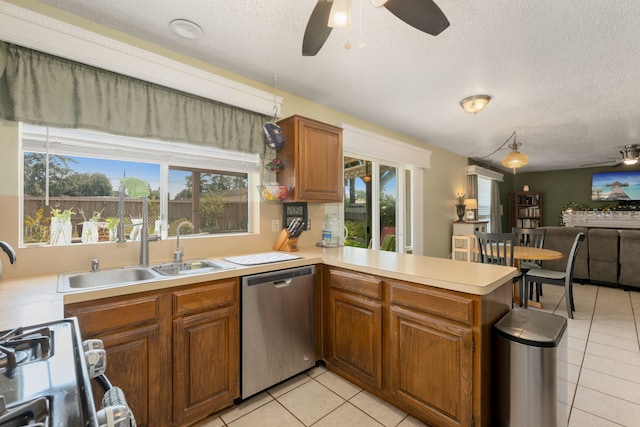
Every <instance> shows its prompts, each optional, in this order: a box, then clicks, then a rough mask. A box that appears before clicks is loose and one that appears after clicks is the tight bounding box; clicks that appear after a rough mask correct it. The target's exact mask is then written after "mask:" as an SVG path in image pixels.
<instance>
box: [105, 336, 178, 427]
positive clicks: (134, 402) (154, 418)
mask: <svg viewBox="0 0 640 427" xmlns="http://www.w3.org/2000/svg"><path fill="white" fill-rule="evenodd" d="M100 338H101V339H102V341H103V342H104V346H105V350H106V351H107V372H106V373H107V377H108V378H109V381H111V383H112V384H113V385H116V386H118V387H120V388H121V389H122V391H124V394H125V397H126V399H127V403H128V404H129V407H130V408H131V411H132V412H133V415H134V416H135V418H136V424H137V425H138V426H148V427H151V426H163V425H170V423H168V420H166V416H165V415H164V414H166V412H167V411H164V410H163V409H162V407H163V406H165V403H163V402H167V401H170V399H171V393H170V390H166V389H162V388H161V387H160V384H161V378H160V375H161V372H162V370H161V366H160V363H159V360H160V359H159V357H158V356H159V354H160V351H161V347H160V334H159V330H158V325H149V326H146V327H141V328H136V329H130V330H128V331H123V332H120V333H115V334H109V335H103V336H101V337H100ZM95 390H96V388H94V393H95ZM98 396H100V398H102V393H99V394H98ZM162 418H165V419H164V420H163V419H162Z"/></svg>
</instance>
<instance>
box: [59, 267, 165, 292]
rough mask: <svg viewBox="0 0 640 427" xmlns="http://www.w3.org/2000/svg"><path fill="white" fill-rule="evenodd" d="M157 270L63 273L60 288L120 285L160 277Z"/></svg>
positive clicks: (142, 268) (60, 276)
mask: <svg viewBox="0 0 640 427" xmlns="http://www.w3.org/2000/svg"><path fill="white" fill-rule="evenodd" d="M159 277H160V276H159V274H158V273H156V272H155V271H153V270H151V269H149V268H144V267H128V268H114V269H110V270H98V271H86V272H82V273H62V274H60V275H59V276H58V290H60V291H64V290H73V289H88V288H98V287H105V286H119V285H126V284H132V283H139V282H146V281H150V280H153V279H158V278H159Z"/></svg>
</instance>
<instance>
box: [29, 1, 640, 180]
mask: <svg viewBox="0 0 640 427" xmlns="http://www.w3.org/2000/svg"><path fill="white" fill-rule="evenodd" d="M40 1H41V2H42V3H45V4H49V5H51V6H54V7H57V8H60V9H63V10H65V11H68V12H70V13H73V14H76V15H79V16H82V17H84V18H87V19H90V20H92V21H96V22H99V23H101V24H103V25H106V26H108V27H111V28H114V29H117V30H119V31H122V32H124V33H128V34H131V35H134V36H136V37H139V38H141V39H144V40H147V41H150V42H153V43H155V44H158V45H160V46H163V47H166V48H169V49H172V50H175V51H178V52H182V53H184V54H187V55H189V56H192V57H195V58H198V59H201V60H203V61H205V62H208V63H211V64H213V65H216V66H218V67H221V68H224V69H227V70H229V71H232V72H235V73H238V74H241V75H244V76H246V77H249V78H251V79H253V80H256V81H259V82H262V83H264V84H267V85H271V83H272V79H273V76H274V75H275V76H278V80H277V85H278V89H280V90H284V91H287V92H290V93H293V94H295V95H298V96H300V97H302V98H306V99H309V100H311V101H314V102H317V103H320V104H323V105H326V106H328V107H331V108H334V109H336V110H340V111H343V112H345V113H348V114H351V115H353V116H355V117H358V118H361V119H363V120H367V121H370V122H373V123H376V124H378V125H381V126H383V127H385V128H388V129H391V130H394V131H397V132H400V133H402V134H405V135H409V136H411V137H413V138H416V139H418V140H421V141H425V142H428V143H430V144H433V145H435V146H439V147H443V148H445V149H447V150H450V151H453V152H455V153H458V154H461V155H464V156H468V157H472V158H476V159H480V158H483V157H485V156H488V155H489V154H490V153H492V152H494V151H495V150H496V149H497V148H498V147H500V146H501V145H502V144H503V142H505V140H506V139H507V138H508V137H509V136H510V135H511V134H512V132H513V131H514V130H515V131H516V132H517V139H518V141H519V142H521V143H522V147H521V149H520V151H522V152H523V153H526V154H527V155H528V156H529V164H528V165H527V166H525V167H524V168H522V169H521V170H520V171H521V172H535V171H545V170H554V169H569V168H578V167H583V166H584V165H587V164H591V163H596V162H607V161H609V163H604V164H603V165H608V164H610V165H612V164H614V163H615V160H616V159H619V158H620V157H621V156H620V154H619V151H620V150H621V149H622V148H623V147H624V146H625V145H627V144H640V120H639V118H640V109H639V108H638V107H639V104H640V26H638V18H640V1H638V0H616V1H602V0H584V1H581V2H576V1H575V0H535V1H533V0H529V1H513V0H473V1H470V0H436V2H437V4H438V5H439V6H440V8H441V9H442V11H443V12H444V14H445V15H446V16H447V18H448V19H449V21H450V23H451V26H450V27H449V28H447V29H446V30H445V31H444V32H443V33H441V34H440V35H439V36H437V37H432V36H430V35H427V34H424V33H422V32H420V31H418V30H416V29H414V28H412V27H410V26H408V25H406V24H405V23H403V22H402V21H400V20H399V19H398V18H396V17H395V16H394V15H392V14H391V13H390V12H389V11H387V10H386V9H384V8H375V7H373V6H372V5H371V3H370V2H369V0H353V11H354V17H353V28H352V29H351V30H339V29H334V30H333V32H332V33H331V35H330V36H329V39H328V40H327V42H326V44H325V45H324V47H323V48H322V50H321V51H320V52H319V54H318V55H317V56H315V57H303V56H302V55H301V46H302V37H303V34H304V30H305V26H306V23H307V20H308V19H309V16H310V14H311V11H312V10H313V8H314V6H315V3H316V0H261V1H260V0H188V1H177V0H110V1H95V0H40ZM176 18H182V19H188V20H192V21H194V22H196V23H198V24H199V25H200V26H201V27H202V28H203V30H204V37H203V38H201V39H199V40H195V41H188V40H184V39H181V38H179V37H178V36H176V35H175V34H173V33H172V32H171V31H170V30H169V22H170V21H171V20H173V19H176ZM346 42H350V44H351V45H352V46H353V47H352V48H351V49H350V50H348V49H345V48H344V45H345V43H346ZM360 42H361V43H364V45H365V46H364V47H363V48H357V47H356V46H357V44H358V43H360ZM475 94H488V95H491V97H492V101H491V103H490V104H489V106H488V107H487V108H486V109H485V110H484V111H482V112H481V113H479V114H477V115H471V114H468V113H465V112H464V111H463V110H462V109H461V108H460V106H459V101H460V100H461V99H462V98H465V97H467V96H470V95H475ZM285 106H286V99H285ZM508 152H509V150H508V149H507V148H506V147H505V148H504V149H502V150H499V151H497V152H496V153H494V154H492V155H490V156H489V157H486V158H484V159H483V160H482V161H483V162H484V163H487V164H490V165H492V166H497V167H500V168H502V166H501V165H500V160H501V158H502V157H503V156H504V155H506V154H507V153H508ZM433 161H434V162H436V161H437V159H436V158H434V159H433ZM503 169H504V168H503Z"/></svg>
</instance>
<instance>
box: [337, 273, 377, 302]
mask: <svg viewBox="0 0 640 427" xmlns="http://www.w3.org/2000/svg"><path fill="white" fill-rule="evenodd" d="M329 284H330V286H331V287H332V288H334V289H342V290H344V291H347V292H351V293H354V294H358V295H362V296H365V297H369V298H374V299H378V300H381V299H382V292H383V291H382V279H380V278H378V277H375V276H369V275H366V274H362V273H354V272H350V271H344V270H336V269H332V268H331V269H329Z"/></svg>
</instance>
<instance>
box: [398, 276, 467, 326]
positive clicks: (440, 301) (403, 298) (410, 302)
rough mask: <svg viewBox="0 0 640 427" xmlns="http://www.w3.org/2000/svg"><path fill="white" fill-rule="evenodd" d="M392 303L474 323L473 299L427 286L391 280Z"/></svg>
mask: <svg viewBox="0 0 640 427" xmlns="http://www.w3.org/2000/svg"><path fill="white" fill-rule="evenodd" d="M390 289H391V304H395V305H400V306H403V307H407V308H409V309H412V310H417V311H422V312H425V313H431V314H435V315H438V316H440V317H444V318H447V319H451V320H455V321H457V322H462V323H465V324H467V325H472V324H473V300H472V299H470V298H464V297H462V296H458V295H454V294H450V293H446V292H443V291H438V290H435V289H433V288H430V287H427V286H420V285H413V284H409V283H402V282H391V283H390Z"/></svg>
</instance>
